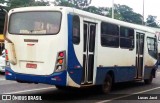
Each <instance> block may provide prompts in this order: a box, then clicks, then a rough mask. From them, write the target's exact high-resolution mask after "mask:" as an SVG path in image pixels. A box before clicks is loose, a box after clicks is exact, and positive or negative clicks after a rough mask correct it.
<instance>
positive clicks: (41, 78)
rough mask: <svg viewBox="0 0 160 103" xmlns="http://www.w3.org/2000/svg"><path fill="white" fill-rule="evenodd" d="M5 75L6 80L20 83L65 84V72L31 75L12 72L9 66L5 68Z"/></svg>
mask: <svg viewBox="0 0 160 103" xmlns="http://www.w3.org/2000/svg"><path fill="white" fill-rule="evenodd" d="M5 77H6V79H7V80H13V81H18V82H22V83H44V84H51V85H60V86H66V77H67V72H66V71H62V72H57V73H53V74H51V75H32V74H21V73H16V72H14V71H13V70H12V69H11V68H10V67H6V68H5Z"/></svg>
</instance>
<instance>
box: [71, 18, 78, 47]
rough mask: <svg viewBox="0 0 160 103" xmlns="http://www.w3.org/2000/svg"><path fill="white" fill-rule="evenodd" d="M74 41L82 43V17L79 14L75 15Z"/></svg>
mask: <svg viewBox="0 0 160 103" xmlns="http://www.w3.org/2000/svg"><path fill="white" fill-rule="evenodd" d="M72 41H73V43H74V44H79V43H80V19H79V16H77V15H74V16H73V27H72Z"/></svg>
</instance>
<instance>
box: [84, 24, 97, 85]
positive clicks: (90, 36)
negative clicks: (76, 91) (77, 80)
mask: <svg viewBox="0 0 160 103" xmlns="http://www.w3.org/2000/svg"><path fill="white" fill-rule="evenodd" d="M83 31H84V34H83V37H84V38H83V39H84V42H83V43H84V44H83V75H82V84H92V83H93V69H94V50H95V49H94V48H95V35H96V24H95V23H90V22H84V25H83Z"/></svg>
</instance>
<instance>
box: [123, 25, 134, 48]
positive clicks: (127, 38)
mask: <svg viewBox="0 0 160 103" xmlns="http://www.w3.org/2000/svg"><path fill="white" fill-rule="evenodd" d="M120 47H121V48H126V49H132V48H134V29H132V28H127V27H122V26H121V27H120Z"/></svg>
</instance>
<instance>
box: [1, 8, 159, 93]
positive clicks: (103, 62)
mask: <svg viewBox="0 0 160 103" xmlns="http://www.w3.org/2000/svg"><path fill="white" fill-rule="evenodd" d="M5 24H6V25H5V30H4V31H5V40H6V41H5V48H6V60H7V61H9V63H8V62H7V65H8V66H7V67H6V71H5V74H6V79H7V80H14V81H18V82H24V83H46V84H51V85H55V86H56V87H57V88H58V89H62V88H63V87H66V86H70V87H78V88H80V87H85V86H93V85H101V87H102V91H103V92H104V93H108V92H109V91H110V89H111V87H112V84H113V83H119V82H127V81H142V80H144V82H145V83H146V84H150V83H151V82H152V79H153V78H155V76H156V69H157V58H158V55H157V54H158V51H157V37H156V34H155V32H154V31H152V30H150V29H148V28H147V27H143V26H140V25H135V24H131V23H126V22H123V21H119V20H115V19H111V18H107V17H104V16H100V15H96V14H93V13H89V12H85V11H82V10H78V9H74V8H69V7H54V6H48V7H47V6H45V7H24V8H15V9H12V10H10V11H9V13H8V17H7V19H6V22H5Z"/></svg>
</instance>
